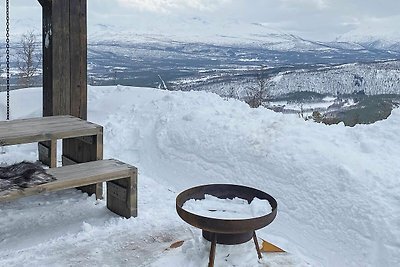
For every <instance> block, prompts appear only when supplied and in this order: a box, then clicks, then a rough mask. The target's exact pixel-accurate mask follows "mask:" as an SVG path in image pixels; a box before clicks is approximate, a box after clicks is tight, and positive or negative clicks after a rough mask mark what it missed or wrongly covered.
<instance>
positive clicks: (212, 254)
mask: <svg viewBox="0 0 400 267" xmlns="http://www.w3.org/2000/svg"><path fill="white" fill-rule="evenodd" d="M216 246H217V234H216V233H213V238H212V242H211V248H210V257H209V260H208V267H214V260H215V247H216Z"/></svg>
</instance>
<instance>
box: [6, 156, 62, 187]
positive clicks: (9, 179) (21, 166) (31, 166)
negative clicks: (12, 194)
mask: <svg viewBox="0 0 400 267" xmlns="http://www.w3.org/2000/svg"><path fill="white" fill-rule="evenodd" d="M54 180H55V178H54V177H53V176H51V175H50V174H47V173H46V171H45V170H44V169H43V168H42V166H40V165H39V164H37V163H33V162H27V161H22V162H20V163H16V164H13V165H10V166H5V167H0V191H5V190H13V189H23V188H27V187H31V186H34V185H38V184H44V183H48V182H51V181H54Z"/></svg>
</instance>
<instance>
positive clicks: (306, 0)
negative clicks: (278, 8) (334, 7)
mask: <svg viewBox="0 0 400 267" xmlns="http://www.w3.org/2000/svg"><path fill="white" fill-rule="evenodd" d="M280 1H281V2H282V4H283V5H284V6H285V7H293V8H298V7H305V8H312V9H320V10H321V9H325V8H327V7H328V6H329V5H328V0H280Z"/></svg>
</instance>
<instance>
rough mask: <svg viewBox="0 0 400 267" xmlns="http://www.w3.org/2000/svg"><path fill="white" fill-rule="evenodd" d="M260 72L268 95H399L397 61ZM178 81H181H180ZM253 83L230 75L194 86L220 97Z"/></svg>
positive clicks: (241, 92)
mask: <svg viewBox="0 0 400 267" xmlns="http://www.w3.org/2000/svg"><path fill="white" fill-rule="evenodd" d="M253 72H255V73H256V74H258V75H260V73H261V71H260V70H258V72H257V71H254V70H253ZM264 72H265V73H264V77H265V79H266V80H267V86H268V93H269V94H270V96H280V95H283V94H287V93H292V92H299V91H300V92H301V91H308V92H315V93H320V94H329V95H336V94H353V93H357V92H360V91H362V92H364V93H365V94H367V95H379V94H400V63H399V61H387V62H377V63H354V64H343V65H337V66H329V67H328V66H327V67H317V68H316V67H313V68H306V69H304V68H302V69H297V70H294V71H293V70H289V71H281V72H279V73H273V72H272V71H270V70H268V69H266V70H265V71H264ZM256 74H254V76H256ZM179 82H181V83H182V84H183V82H184V80H183V81H179ZM193 83H194V82H193ZM256 83H257V78H254V77H253V78H246V77H243V78H241V79H232V78H231V80H230V81H223V83H222V82H220V83H214V84H213V83H211V82H210V81H207V80H205V81H204V82H197V84H196V89H197V90H207V91H211V92H215V93H218V94H220V95H222V96H224V95H228V93H229V90H230V89H231V88H235V90H236V92H237V93H238V95H239V96H242V97H243V96H245V95H246V90H247V89H248V88H249V87H257V85H256ZM178 84H179V83H178Z"/></svg>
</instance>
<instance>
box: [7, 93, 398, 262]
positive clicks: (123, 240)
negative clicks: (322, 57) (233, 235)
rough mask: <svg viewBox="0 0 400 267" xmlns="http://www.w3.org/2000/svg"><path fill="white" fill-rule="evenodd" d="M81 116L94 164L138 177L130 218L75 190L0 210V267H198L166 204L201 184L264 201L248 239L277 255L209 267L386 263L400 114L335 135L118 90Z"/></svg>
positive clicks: (240, 107) (11, 158)
mask: <svg viewBox="0 0 400 267" xmlns="http://www.w3.org/2000/svg"><path fill="white" fill-rule="evenodd" d="M0 96H1V102H0V104H1V109H0V110H1V113H0V115H1V116H2V117H4V106H5V105H4V102H5V95H4V93H1V94H0ZM11 99H12V109H11V116H12V117H13V118H20V117H32V116H40V115H41V112H40V110H41V108H40V105H41V89H39V88H32V89H24V90H18V91H13V92H12V93H11ZM88 109H89V111H88V117H89V118H88V119H89V120H90V121H93V122H96V123H99V124H101V125H103V126H104V154H105V157H107V158H108V157H115V158H118V159H120V160H123V161H126V162H128V163H131V164H133V165H136V166H137V167H138V168H139V216H138V217H137V218H131V219H129V220H127V219H122V218H120V217H118V216H116V215H115V214H113V213H111V212H109V211H108V210H107V209H106V207H105V202H104V200H102V201H96V200H95V199H94V198H93V197H87V196H85V195H83V194H81V193H79V192H77V191H75V190H67V191H65V192H58V193H55V194H46V195H44V196H35V197H29V198H25V199H20V200H18V201H14V202H11V203H6V204H1V205H0V213H1V216H0V266H70V265H75V266H78V265H79V266H93V265H100V266H164V267H165V266H182V267H183V266H185V267H187V266H193V267H197V266H205V264H206V262H207V260H208V254H207V253H208V251H209V244H207V242H204V241H202V239H201V237H200V235H201V233H200V232H199V231H197V230H195V229H193V228H192V227H190V226H189V225H187V224H185V223H184V222H182V221H181V220H180V219H179V217H178V215H177V214H176V212H175V206H174V205H175V202H174V200H175V197H176V195H177V193H179V192H180V191H181V190H183V189H186V188H188V187H190V186H194V185H199V184H205V183H237V184H244V185H248V186H252V187H256V188H259V189H261V190H264V191H266V192H268V193H269V194H271V195H272V196H274V197H275V198H276V199H277V201H278V215H277V218H276V220H275V221H274V222H273V223H272V224H271V225H269V226H267V227H266V228H264V229H262V230H260V231H259V232H258V235H259V236H260V237H262V238H265V239H267V240H269V241H271V242H273V243H275V244H276V245H278V246H280V247H282V248H284V249H285V250H287V251H289V252H290V257H289V258H288V259H289V260H288V259H286V261H285V260H282V259H281V258H277V256H275V257H274V256H271V257H270V258H264V259H263V260H262V261H261V262H258V261H257V259H256V255H254V252H253V250H254V248H253V246H252V244H251V243H246V244H244V245H242V246H240V247H236V248H234V247H223V246H218V247H217V259H216V260H217V262H216V266H218V267H220V266H242V267H244V266H260V267H261V266H283V265H284V266H377V267H378V266H398V265H400V256H399V253H398V251H399V250H400V228H399V221H400V217H399V216H400V205H399V202H400V199H399V195H400V193H399V188H400V184H399V183H400V182H399V179H398V178H399V177H400V168H399V167H398V162H399V161H400V154H399V151H400V136H399V134H398V130H399V125H400V110H394V111H393V114H392V115H391V116H390V117H389V118H388V119H387V120H385V121H381V122H377V123H375V124H372V125H357V126H355V127H353V128H349V127H345V126H343V125H342V124H339V125H334V126H326V125H323V124H317V123H313V122H311V121H307V122H306V121H304V120H303V119H300V118H298V117H297V116H296V115H283V114H278V113H274V112H272V111H270V110H267V109H263V108H259V109H250V108H249V107H248V106H247V105H246V104H244V103H243V102H239V101H236V100H229V101H225V100H223V99H221V98H220V97H219V96H217V95H215V94H212V93H206V92H169V91H162V90H157V89H147V88H133V87H122V86H118V87H90V88H89V102H88ZM35 148H36V146H35V145H34V144H32V145H21V146H13V147H7V148H6V153H5V154H0V161H1V162H7V163H12V162H15V161H20V160H23V159H25V160H35V159H36V156H37V155H36V152H35ZM177 240H185V242H184V245H183V246H182V247H180V248H177V249H174V250H171V249H168V250H165V249H166V248H168V246H169V245H170V244H171V243H173V242H174V241H177ZM285 264H286V265H285Z"/></svg>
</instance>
